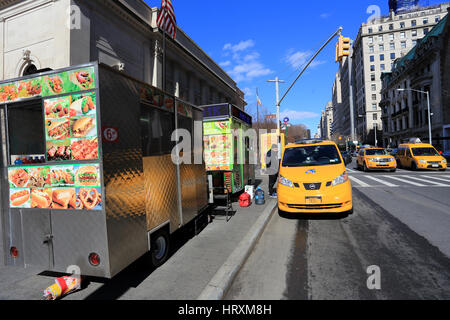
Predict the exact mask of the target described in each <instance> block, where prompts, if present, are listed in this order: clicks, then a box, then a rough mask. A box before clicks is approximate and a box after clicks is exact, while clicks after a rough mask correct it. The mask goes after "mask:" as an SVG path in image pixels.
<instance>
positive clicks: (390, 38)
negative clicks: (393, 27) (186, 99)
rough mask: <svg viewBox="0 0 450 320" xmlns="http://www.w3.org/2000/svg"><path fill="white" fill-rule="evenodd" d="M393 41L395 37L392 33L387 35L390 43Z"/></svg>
mask: <svg viewBox="0 0 450 320" xmlns="http://www.w3.org/2000/svg"><path fill="white" fill-rule="evenodd" d="M394 39H395V36H394V34H393V33H391V34H390V35H389V40H390V41H394Z"/></svg>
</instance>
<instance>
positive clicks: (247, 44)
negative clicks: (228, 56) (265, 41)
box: [223, 39, 255, 53]
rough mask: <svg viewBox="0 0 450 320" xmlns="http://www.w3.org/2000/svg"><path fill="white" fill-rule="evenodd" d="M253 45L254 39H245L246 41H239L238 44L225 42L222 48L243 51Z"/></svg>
mask: <svg viewBox="0 0 450 320" xmlns="http://www.w3.org/2000/svg"><path fill="white" fill-rule="evenodd" d="M254 46H255V41H253V40H251V39H250V40H246V41H241V42H239V43H238V44H235V45H233V44H231V43H227V44H226V45H225V46H224V47H223V50H230V51H232V52H234V53H235V52H240V51H244V50H247V49H249V48H252V47H254Z"/></svg>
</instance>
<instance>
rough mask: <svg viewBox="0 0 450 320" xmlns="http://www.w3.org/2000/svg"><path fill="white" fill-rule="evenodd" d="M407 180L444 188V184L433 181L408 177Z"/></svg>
mask: <svg viewBox="0 0 450 320" xmlns="http://www.w3.org/2000/svg"><path fill="white" fill-rule="evenodd" d="M408 178H409V179H413V180H416V181H421V182H427V183H431V184H433V185H435V186H439V187H445V186H446V184H442V183H440V182H434V181H430V180H425V179H421V178H416V177H408Z"/></svg>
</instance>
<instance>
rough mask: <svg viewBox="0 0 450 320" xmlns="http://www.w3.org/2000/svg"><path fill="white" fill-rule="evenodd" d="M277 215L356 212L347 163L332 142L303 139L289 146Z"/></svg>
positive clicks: (280, 180) (285, 157) (292, 215)
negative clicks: (354, 210)
mask: <svg viewBox="0 0 450 320" xmlns="http://www.w3.org/2000/svg"><path fill="white" fill-rule="evenodd" d="M277 193H278V212H279V215H280V216H282V217H286V218H289V217H292V218H295V214H299V213H300V214H342V215H349V214H352V213H353V200H352V187H351V184H350V180H349V178H348V175H347V170H346V167H345V163H344V160H343V159H342V156H341V154H340V152H339V150H338V147H337V145H336V143H334V142H332V141H320V140H302V141H298V142H297V143H296V144H292V145H288V146H286V149H285V150H284V152H283V156H282V159H281V164H280V173H279V177H278V186H277Z"/></svg>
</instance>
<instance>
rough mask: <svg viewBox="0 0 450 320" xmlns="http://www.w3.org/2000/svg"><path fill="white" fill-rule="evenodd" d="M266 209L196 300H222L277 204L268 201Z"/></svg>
mask: <svg viewBox="0 0 450 320" xmlns="http://www.w3.org/2000/svg"><path fill="white" fill-rule="evenodd" d="M268 202H269V203H268V204H267V207H266V209H265V210H264V212H263V213H262V215H261V216H260V217H259V218H258V220H257V221H256V222H255V224H254V225H253V226H252V227H251V229H250V231H249V232H248V233H247V235H246V236H245V237H244V239H243V240H242V241H241V242H240V243H239V245H238V246H237V248H236V249H235V250H234V251H233V253H231V255H230V256H229V257H228V259H227V260H226V261H225V263H224V264H223V265H222V267H220V269H219V270H218V271H217V272H216V274H215V275H214V277H213V278H212V279H211V281H210V282H209V283H208V285H207V286H206V287H205V289H203V291H202V293H201V294H200V295H199V296H198V298H197V300H222V299H223V296H224V295H225V293H226V292H227V291H228V289H229V288H230V286H231V284H232V283H233V281H234V279H235V277H236V275H237V273H238V272H239V270H240V269H241V267H242V266H243V265H244V263H245V261H246V260H247V258H248V256H249V255H250V253H251V251H252V250H253V248H254V246H255V244H256V242H257V241H258V239H259V237H260V236H261V234H262V233H263V231H264V229H265V227H266V226H267V224H268V223H269V220H270V218H271V217H272V215H273V213H274V212H275V208H276V206H277V202H276V200H275V199H270V200H269V201H268Z"/></svg>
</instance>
